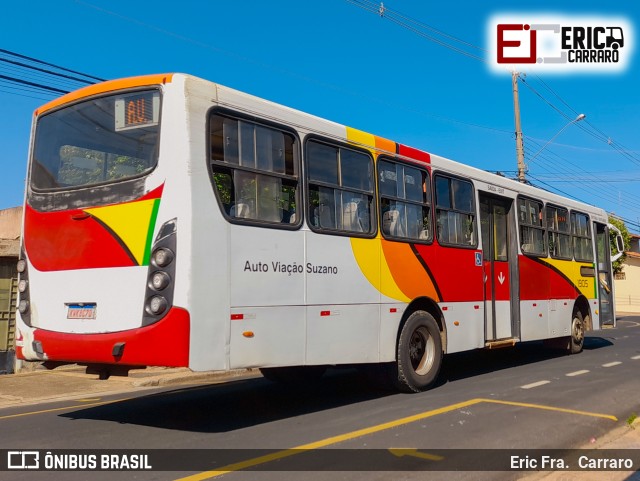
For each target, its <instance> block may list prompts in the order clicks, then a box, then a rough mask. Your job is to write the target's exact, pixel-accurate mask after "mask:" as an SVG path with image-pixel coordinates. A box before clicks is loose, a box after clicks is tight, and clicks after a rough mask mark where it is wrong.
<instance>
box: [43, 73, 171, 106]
mask: <svg viewBox="0 0 640 481" xmlns="http://www.w3.org/2000/svg"><path fill="white" fill-rule="evenodd" d="M174 75H175V74H173V73H166V74H154V75H140V76H138V77H127V78H122V79H116V80H107V81H106V82H100V83H97V84H93V85H88V86H86V87H83V88H81V89H78V90H74V91H73V92H69V93H68V94H65V95H63V96H62V97H58V98H57V99H54V100H52V101H51V102H48V103H46V104H44V105H42V106H41V107H39V108H37V109H36V110H35V112H34V116H37V115H40V114H42V113H44V112H47V111H48V110H51V109H54V108H56V107H58V106H60V105H64V104H67V103H70V102H74V101H76V100H79V99H81V98H84V97H89V96H91V95H96V94H101V93H105V92H112V91H115V90H121V89H127V88H132V87H143V86H145V85H161V84H167V83H171V81H172V79H173V76H174Z"/></svg>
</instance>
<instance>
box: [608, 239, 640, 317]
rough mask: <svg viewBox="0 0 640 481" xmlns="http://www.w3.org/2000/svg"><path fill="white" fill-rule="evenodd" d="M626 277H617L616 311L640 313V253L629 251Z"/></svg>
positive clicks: (625, 266)
mask: <svg viewBox="0 0 640 481" xmlns="http://www.w3.org/2000/svg"><path fill="white" fill-rule="evenodd" d="M623 273H624V279H616V280H615V281H614V282H615V289H616V311H617V312H638V313H640V254H636V253H635V252H628V253H627V258H626V260H625V262H624V270H623Z"/></svg>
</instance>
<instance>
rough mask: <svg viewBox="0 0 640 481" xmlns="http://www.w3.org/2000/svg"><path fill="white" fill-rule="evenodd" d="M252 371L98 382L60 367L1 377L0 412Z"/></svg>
mask: <svg viewBox="0 0 640 481" xmlns="http://www.w3.org/2000/svg"><path fill="white" fill-rule="evenodd" d="M258 376H260V373H259V371H258V370H257V369H255V370H248V369H242V370H235V371H230V372H193V371H190V370H189V369H186V368H161V367H150V368H147V369H135V370H131V371H129V376H127V377H124V376H111V377H109V379H105V380H101V379H99V376H98V374H87V373H86V372H85V368H84V367H83V366H77V365H69V366H61V367H58V368H56V369H54V370H46V369H44V368H38V369H36V370H35V371H33V372H24V373H19V374H6V375H2V376H0V408H4V407H11V406H19V405H25V404H37V403H42V402H48V401H57V400H64V399H76V398H79V397H80V398H82V397H91V396H97V395H106V394H113V393H119V392H131V391H134V392H135V391H141V390H145V389H149V388H152V387H158V386H170V385H179V384H198V383H212V384H213V383H217V382H224V381H228V380H229V379H233V378H240V377H242V378H247V377H258Z"/></svg>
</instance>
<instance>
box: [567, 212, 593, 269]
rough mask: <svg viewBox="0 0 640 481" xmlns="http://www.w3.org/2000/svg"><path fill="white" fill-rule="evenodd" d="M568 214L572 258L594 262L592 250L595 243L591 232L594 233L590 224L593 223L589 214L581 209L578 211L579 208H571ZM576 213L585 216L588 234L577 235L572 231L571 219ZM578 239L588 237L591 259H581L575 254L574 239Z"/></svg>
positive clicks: (577, 260) (578, 260) (572, 223)
mask: <svg viewBox="0 0 640 481" xmlns="http://www.w3.org/2000/svg"><path fill="white" fill-rule="evenodd" d="M569 215H570V219H571V220H570V224H571V225H570V229H571V240H572V244H571V248H572V250H573V258H574V260H575V261H576V262H583V263H591V264H593V263H595V261H596V253H595V252H594V246H595V244H596V243H595V239H594V236H593V234H594V231H593V225H592V224H593V220H592V219H591V216H590V215H589V214H587V213H586V212H582V211H579V210H573V209H571V210H570V211H569ZM576 215H583V216H585V217H586V218H587V223H586V225H587V229H588V230H589V235H588V236H583V235H577V234H576V233H575V232H574V228H573V226H574V222H573V219H574V216H576ZM578 239H589V240H590V241H591V259H583V258H580V257H578V256H577V255H576V253H577V250H576V246H575V241H577V240H578Z"/></svg>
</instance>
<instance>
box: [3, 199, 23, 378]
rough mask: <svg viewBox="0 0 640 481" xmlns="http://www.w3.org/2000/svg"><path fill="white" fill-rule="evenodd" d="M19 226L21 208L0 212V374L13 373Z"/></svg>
mask: <svg viewBox="0 0 640 481" xmlns="http://www.w3.org/2000/svg"><path fill="white" fill-rule="evenodd" d="M21 225H22V207H13V208H11V209H4V210H0V374H7V373H12V372H13V371H14V361H15V332H16V302H17V301H16V300H17V291H18V286H17V284H18V272H17V270H16V262H17V261H18V257H19V255H20V232H21Z"/></svg>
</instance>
